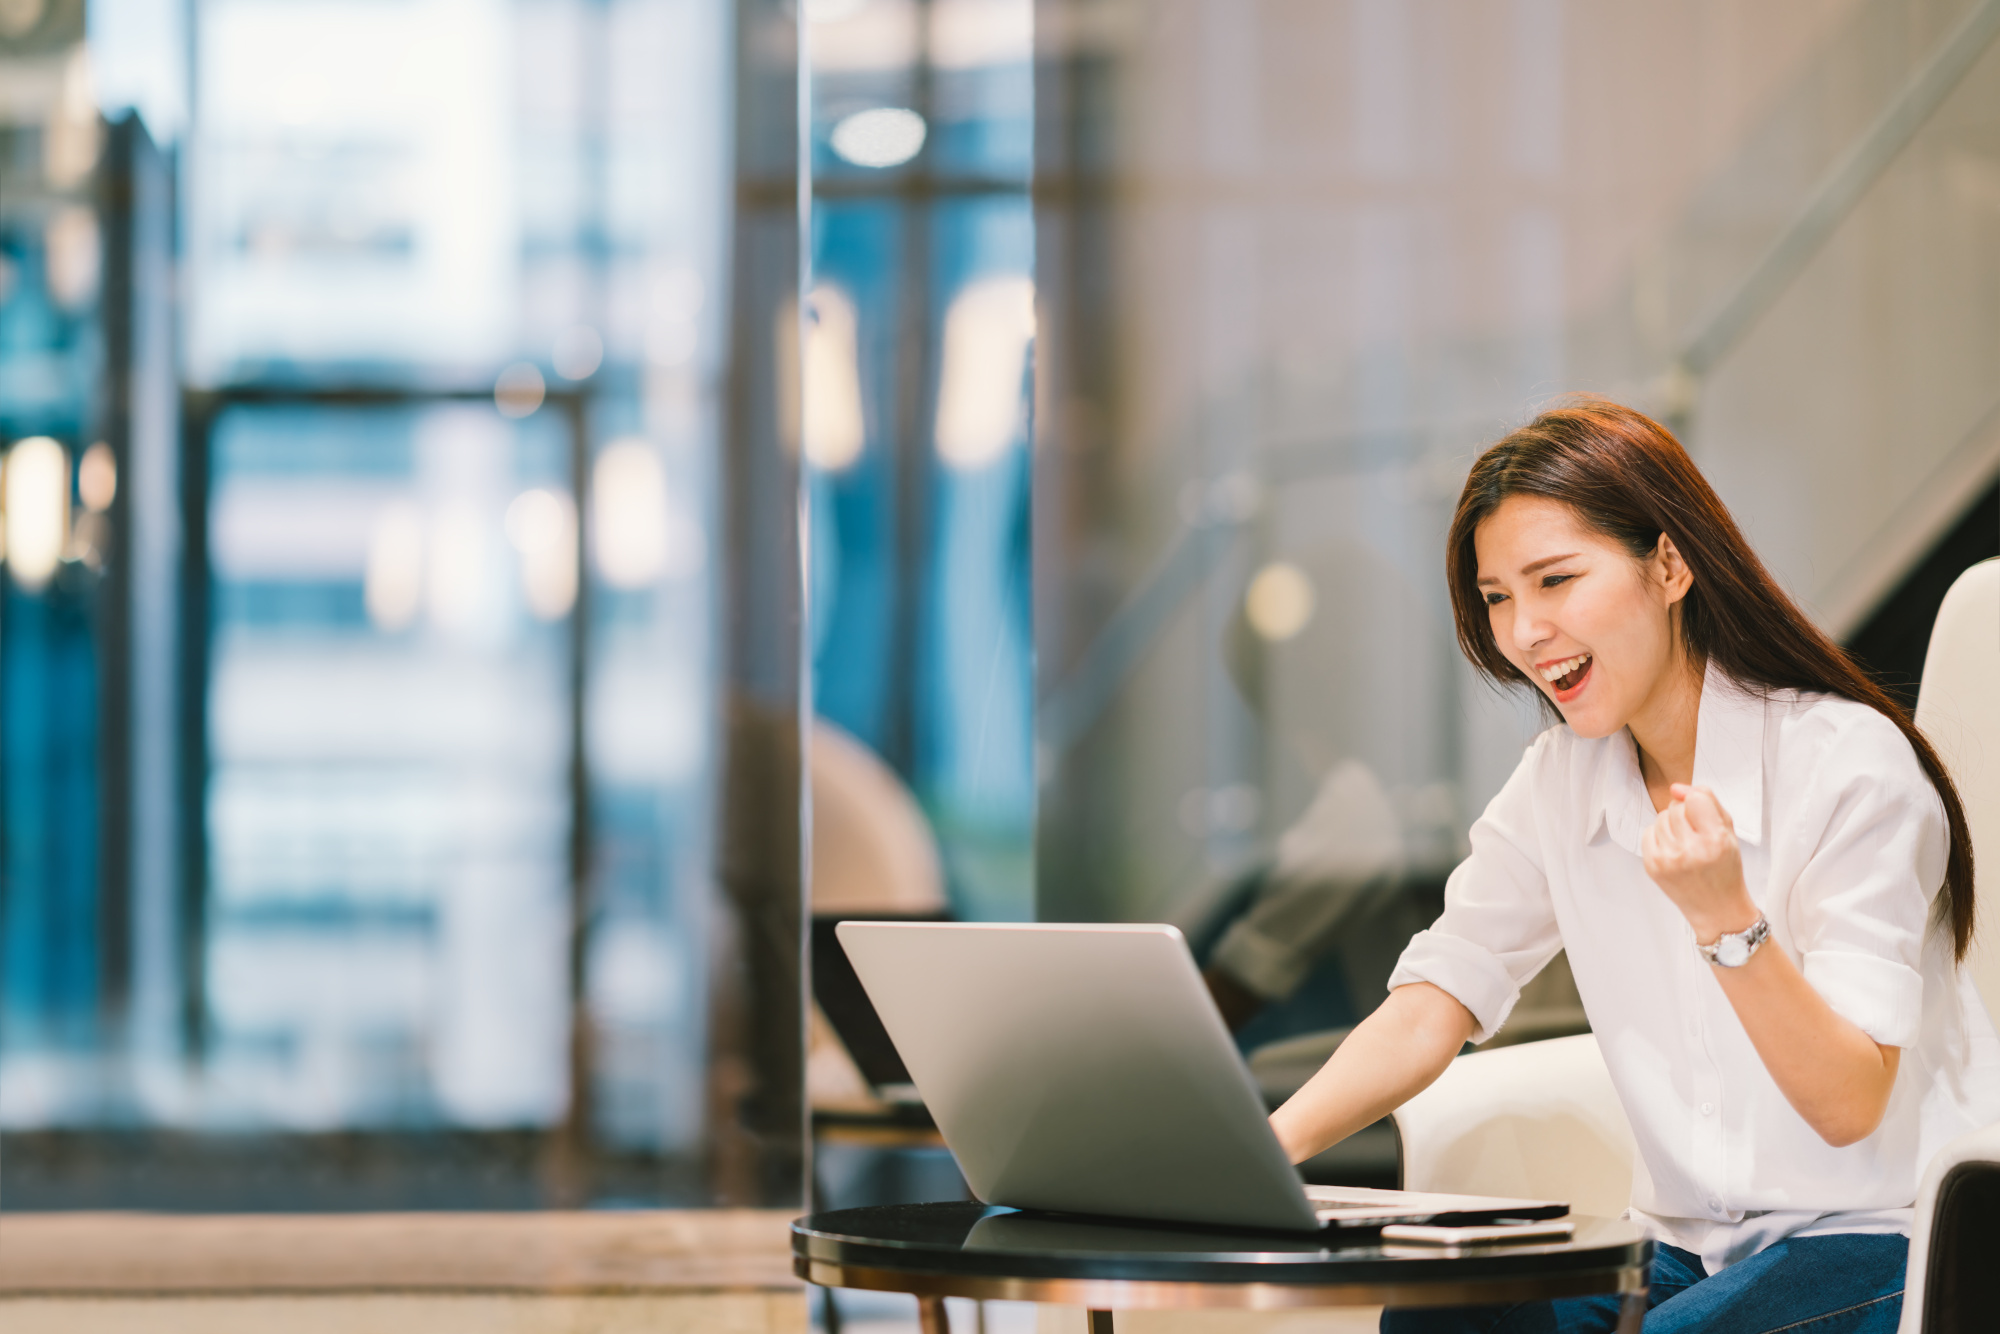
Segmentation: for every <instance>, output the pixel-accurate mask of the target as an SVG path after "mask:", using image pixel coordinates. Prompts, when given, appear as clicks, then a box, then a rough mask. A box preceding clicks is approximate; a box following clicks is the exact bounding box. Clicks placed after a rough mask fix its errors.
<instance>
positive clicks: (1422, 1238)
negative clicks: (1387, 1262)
mask: <svg viewBox="0 0 2000 1334" xmlns="http://www.w3.org/2000/svg"><path fill="white" fill-rule="evenodd" d="M1575 1231H1576V1224H1575V1223H1574V1222H1572V1221H1570V1220H1569V1219H1567V1218H1548V1219H1542V1220H1539V1221H1536V1222H1522V1223H1495V1224H1493V1225H1491V1226H1488V1227H1425V1226H1422V1225H1420V1224H1416V1223H1391V1224H1389V1225H1388V1226H1387V1227H1384V1228H1383V1229H1382V1240H1383V1241H1385V1242H1393V1243H1399V1244H1402V1245H1410V1244H1413V1243H1414V1244H1416V1245H1419V1246H1485V1245H1490V1244H1492V1243H1494V1242H1508V1241H1547V1240H1549V1239H1550V1238H1552V1237H1567V1236H1569V1235H1570V1234H1571V1233H1573V1232H1575Z"/></svg>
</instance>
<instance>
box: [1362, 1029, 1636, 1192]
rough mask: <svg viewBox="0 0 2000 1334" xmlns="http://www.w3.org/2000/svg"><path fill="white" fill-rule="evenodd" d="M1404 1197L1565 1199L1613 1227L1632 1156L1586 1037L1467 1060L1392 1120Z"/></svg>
mask: <svg viewBox="0 0 2000 1334" xmlns="http://www.w3.org/2000/svg"><path fill="white" fill-rule="evenodd" d="M1395 1119H1396V1131H1397V1134H1398V1135H1399V1136H1400V1138H1401V1140H1402V1180H1403V1188H1404V1189H1405V1190H1443V1191H1462V1192H1466V1193H1470V1194H1476V1195H1508V1196H1513V1197H1515V1198H1520V1197H1522V1196H1527V1197H1530V1198H1535V1199H1550V1200H1567V1201H1569V1203H1570V1205H1571V1207H1572V1208H1574V1209H1575V1210H1576V1211H1577V1212H1578V1213H1585V1214H1597V1215H1601V1216H1603V1217H1608V1218H1616V1217H1617V1216H1618V1215H1619V1214H1622V1213H1624V1212H1625V1207H1626V1205H1627V1204H1629V1203H1631V1198H1632V1164H1633V1160H1634V1159H1635V1158H1636V1157H1637V1155H1638V1149H1637V1147H1636V1145H1635V1144H1634V1142H1633V1139H1632V1127H1631V1126H1630V1125H1629V1124H1628V1123H1627V1122H1626V1120H1625V1109H1624V1108H1623V1107H1622V1106H1620V1105H1619V1102H1618V1093H1617V1091H1616V1090H1615V1089H1614V1088H1612V1086H1611V1072H1610V1071H1609V1070H1608V1069H1606V1068H1605V1064H1604V1056H1603V1054H1602V1053H1601V1052H1599V1051H1598V1048H1597V1039H1596V1037H1595V1036H1593V1035H1591V1034H1589V1033H1584V1034H1581V1035H1579V1036H1576V1037H1567V1038H1551V1039H1549V1040H1548V1041H1545V1042H1528V1043H1523V1044H1521V1045H1520V1046H1517V1047H1500V1048H1496V1049H1494V1050H1492V1051H1479V1052H1473V1053H1472V1054H1471V1055H1469V1056H1461V1057H1459V1058H1458V1059H1457V1060H1455V1061H1453V1062H1452V1063H1451V1066H1450V1068H1449V1069H1447V1070H1446V1071H1445V1072H1444V1074H1443V1075H1441V1076H1439V1077H1438V1080H1437V1082H1436V1083H1434V1084H1432V1085H1431V1086H1430V1087H1429V1088H1427V1089H1425V1090H1424V1091H1423V1092H1422V1093H1419V1094H1418V1095H1417V1096H1416V1097H1414V1098H1412V1099H1410V1100H1409V1101H1408V1102H1406V1103H1404V1104H1403V1105H1402V1107H1400V1108H1398V1109H1397V1111H1396V1114H1395Z"/></svg>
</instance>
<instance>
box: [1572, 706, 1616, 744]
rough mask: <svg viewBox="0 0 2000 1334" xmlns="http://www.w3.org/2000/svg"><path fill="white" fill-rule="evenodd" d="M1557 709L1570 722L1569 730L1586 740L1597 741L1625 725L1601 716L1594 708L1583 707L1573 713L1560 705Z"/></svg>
mask: <svg viewBox="0 0 2000 1334" xmlns="http://www.w3.org/2000/svg"><path fill="white" fill-rule="evenodd" d="M1557 711H1558V712H1560V713H1561V714H1562V720H1563V721H1564V722H1565V723H1568V724H1569V730H1570V731H1572V732H1574V733H1576V734H1577V735H1578V736H1580V737H1582V738H1583V739H1584V740H1585V741H1595V740H1597V739H1598V738H1599V737H1607V736H1610V735H1611V734H1612V733H1613V732H1616V731H1617V730H1618V729H1619V728H1621V727H1623V726H1624V725H1625V724H1624V723H1623V722H1620V721H1618V720H1617V719H1614V718H1603V717H1599V716H1597V714H1596V711H1595V710H1592V709H1582V710H1579V711H1578V712H1576V713H1571V712H1569V711H1568V710H1565V709H1562V708H1561V707H1560V706H1558V709H1557Z"/></svg>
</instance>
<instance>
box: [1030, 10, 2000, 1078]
mask: <svg viewBox="0 0 2000 1334" xmlns="http://www.w3.org/2000/svg"><path fill="white" fill-rule="evenodd" d="M1036 25H1037V33H1038V38H1037V50H1038V51H1039V52H1040V53H1041V59H1040V63H1039V65H1038V72H1037V81H1036V88H1035V100H1036V115H1037V141H1036V152H1037V156H1036V163H1035V179H1036V192H1035V197H1036V205H1037V277H1038V297H1039V302H1040V308H1041V311H1042V320H1041V323H1040V326H1039V339H1040V347H1039V351H1038V367H1039V370H1040V374H1041V380H1040V383H1039V384H1038V386H1037V394H1038V403H1039V405H1040V410H1039V411H1038V413H1037V444H1036V459H1037V465H1038V467H1037V475H1036V479H1035V485H1036V496H1037V499H1036V550H1037V568H1036V619H1037V649H1038V670H1039V673H1040V682H1039V695H1040V708H1039V718H1040V727H1039V740H1040V746H1041V750H1042V756H1041V766H1042V787H1041V797H1040V812H1041V817H1042V823H1041V832H1040V840H1039V850H1038V865H1037V902H1038V910H1039V912H1040V913H1041V914H1042V915H1043V916H1046V917H1056V918H1073V919H1100V918H1108V919H1169V920H1175V921H1178V922H1180V923H1181V924H1182V925H1183V926H1184V927H1186V928H1187V929H1188V931H1189V933H1190V936H1191V938H1192V939H1193V940H1194V941H1195V942H1196V945H1197V950H1198V952H1199V953H1201V954H1202V957H1203V958H1204V959H1205V960H1206V961H1208V962H1209V963H1210V964H1211V965H1213V966H1214V969H1213V971H1212V974H1211V976H1212V980H1215V981H1216V982H1217V995H1218V999H1221V1000H1224V1001H1225V1008H1229V1004H1228V1002H1230V1001H1232V1000H1233V1001H1234V1002H1235V1008H1234V1011H1233V1017H1235V1018H1236V1019H1237V1020H1238V1022H1246V1021H1247V1017H1248V1016H1249V1015H1252V1014H1255V1015H1257V1016H1258V1018H1257V1019H1256V1020H1255V1022H1254V1023H1252V1024H1251V1025H1250V1026H1247V1027H1244V1028H1243V1029H1242V1031H1241V1032H1240V1034H1239V1037H1240V1038H1241V1040H1242V1041H1243V1042H1244V1045H1245V1046H1246V1047H1254V1046H1256V1045H1258V1044H1260V1043H1265V1042H1268V1041H1270V1040H1272V1039H1274V1038H1277V1037H1282V1036H1285V1035H1287V1034H1288V1033H1303V1032H1306V1031H1313V1030H1322V1031H1323V1030H1329V1029H1333V1028H1336V1027H1338V1026H1341V1025H1345V1024H1349V1023H1352V1022H1354V1021H1355V1019H1356V1018H1358V1017H1359V1016H1360V1015H1361V1014H1365V1013H1366V1012H1367V1011H1368V1010H1369V1009H1371V1008H1373V1006H1374V1005H1375V1004H1376V1003H1377V1002H1378V1001H1379V999H1380V998H1381V995H1382V994H1383V993H1382V983H1383V981H1384V980H1385V979H1386V976H1387V974H1388V971H1389V967H1390V965H1391V963H1392V962H1393V960H1394V958H1395V956H1396V954H1397V953H1398V952H1399V951H1400V949H1401V947H1402V945H1403V943H1404V942H1405V941H1406V940H1407V938H1408V936H1409V934H1410V932H1411V931H1413V930H1415V929H1416V928H1418V927H1419V926H1421V925H1422V924H1423V923H1424V922H1425V921H1426V919H1427V918H1428V916H1429V915H1430V914H1431V913H1433V912H1434V911H1435V910H1436V907H1437V904H1438V893H1439V890H1440V888H1441V884H1442V878H1443V877H1444V875H1445V874H1446V873H1447V872H1448V871H1449V869H1450V868H1451V866H1452V865H1453V864H1454V862H1455V861H1456V860H1457V858H1458V857H1459V856H1460V855H1461V854H1462V852H1463V851H1464V848H1465V841H1464V840H1465V831H1466V829H1467V827H1468V825H1469V824H1470V823H1471V821H1472V820H1473V819H1474V818H1476V816H1477V815H1478V814H1479V812H1480V810H1481V809H1482V808H1483V806H1484V804H1485V803H1486V801H1487V800H1488V799H1489V798H1490V797H1491V796H1492V794H1493V793H1494V792H1495V791H1497V790H1498V788H1499V786H1500V784H1501V783H1502V782H1503V781H1504V780H1505V778H1506V776H1507V775H1508V773H1509V772H1510V771H1511V770H1512V768H1513V766H1514V764H1515V763H1516V761H1517V760H1518V757H1519V755H1520V753H1521V749H1522V746H1523V745H1524V743H1525V742H1526V741H1527V739H1528V738H1529V737H1530V736H1532V735H1533V733H1534V732H1535V731H1536V730H1538V729H1539V728H1540V727H1541V726H1543V725H1544V723H1543V721H1542V720H1541V719H1540V718H1539V716H1538V713H1537V710H1536V709H1535V707H1534V706H1533V704H1532V703H1531V702H1529V701H1526V700H1520V699H1515V698H1512V697H1510V696H1508V695H1506V694H1504V693H1502V692H1497V691H1494V690H1492V689H1490V688H1488V687H1487V686H1485V685H1484V684H1482V683H1481V682H1479V681H1478V680H1476V679H1475V678H1474V677H1473V676H1472V674H1471V673H1470V671H1469V670H1468V669H1467V667H1466V666H1465V664H1464V663H1463V661H1462V660H1461V658H1460V655H1459V653H1458V651H1457V648H1456V646H1455V644H1454V641H1453V632H1452V626H1451V620H1450V610H1449V605H1448V602H1447V598H1446V594H1445V589H1444V585H1443V574H1442V556H1443V551H1442V541H1443V534H1444V530H1445V525H1446V523H1447V520H1448V517H1449V514H1450V510H1451V506H1452V504H1453V503H1454V501H1455V499H1456V496H1457V493H1458V490H1459V488H1460V485H1461V484H1462V481H1463V479H1464V477H1465V474H1466V470H1467V467H1468V465H1469V463H1470V461H1471V459H1472V458H1473V457H1474V455H1475V453H1476V452H1477V451H1478V450H1479V449H1480V448H1481V446H1482V445H1483V444H1484V443H1485V442H1488V441H1491V440H1493V439H1495V438H1497V437H1498V436H1499V435H1501V434H1502V433H1504V432H1505V431H1506V430H1507V429H1508V428H1509V427H1510V426H1511V425H1513V424H1515V423H1518V422H1520V421H1522V420H1524V419H1525V418H1526V417H1527V416H1529V415H1531V414H1532V413H1533V412H1534V411H1535V410H1536V408H1537V406H1538V405H1540V404H1542V403H1544V402H1547V401H1548V400H1549V399H1551V398H1552V397H1554V396H1555V395H1558V394H1561V393H1563V392H1566V391H1571V390H1588V391H1595V392H1600V393H1605V394H1609V395H1612V396H1614V397H1617V398H1620V399H1622V400H1624V401H1627V402H1630V403H1632V404H1634V405H1635V406H1638V407H1640V408H1642V409H1645V410H1648V411H1651V412H1653V413H1655V414H1656V415H1659V416H1661V417H1663V418H1664V419H1665V420H1667V421H1668V422H1669V423H1670V424H1671V425H1673V426H1674V427H1675V428H1676V429H1677V430H1679V431H1681V432H1682V434H1683V436H1684V438H1685V440H1686V441H1687V443H1688V445H1689V447H1690V449H1691V451H1692V452H1693V453H1694V455H1695V457H1696V459H1697V461H1698V462H1700V463H1701V464H1702V466H1703V467H1704V468H1705V469H1706V470H1707V471H1708V473H1709V475H1710V476H1711V477H1712V478H1713V479H1714V480H1715V482H1716V483H1717V485H1718V487H1719V488H1720V489H1721V491H1722V493H1723V495H1724V498H1725V499H1726V500H1727V501H1728V502H1729V503H1730V504H1731V505H1732V507H1733V508H1734V509H1735V511H1736V513H1737V514H1738V515H1739V516H1740V517H1741V518H1742V520H1743V521H1744V522H1745V524H1746V526H1747V528H1748V529H1749V530H1750V533H1751V536H1752V538H1753V540H1754V541H1755V542H1756V543H1758V545H1759V547H1760V549H1761V550H1762V552H1763V553H1764V555H1765V556H1766V558H1767V560H1768V561H1769V563H1770V564H1771V565H1772V567H1773V568H1774V569H1775V570H1776V571H1777V572H1778V573H1779V574H1780V576H1781V577H1782V578H1784V579H1785V580H1786V581H1787V582H1788V583H1789V584H1790V585H1791V587H1792V588H1793V589H1794V591H1795V592H1797V593H1798V594H1799V595H1800V596H1801V597H1802V598H1803V599H1804V600H1805V601H1806V602H1807V603H1808V605H1809V606H1810V607H1812V608H1813V610H1814V611H1815V612H1816V613H1817V614H1819V615H1820V616H1822V617H1823V619H1824V621H1825V623H1826V624H1827V625H1828V626H1829V628H1831V629H1832V630H1833V631H1835V632H1836V633H1837V634H1840V635H1843V636H1845V635H1848V634H1850V633H1852V632H1853V631H1854V630H1855V629H1856V628H1857V626H1858V625H1859V624H1860V623H1861V621H1862V620H1863V619H1864V617H1865V615H1866V613H1867V611H1868V609H1869V608H1870V607H1871V606H1872V605H1875V604H1877V603H1879V601H1880V599H1881V598H1882V597H1883V595H1884V594H1886V592H1887V591H1888V590H1889V589H1891V588H1893V587H1894V586H1895V584H1896V582H1897V580H1898V579H1899V578H1900V577H1901V574H1902V573H1903V572H1904V571H1907V570H1908V569H1909V568H1910V566H1911V564H1912V563H1913V562H1914V561H1916V560H1917V559H1918V558H1919V557H1920V556H1921V554H1922V552H1923V551H1924V550H1925V549H1926V548H1927V547H1928V545H1929V544H1930V543H1931V542H1933V541H1935V540H1936V539H1937V537H1938V536H1939V534H1940V533H1941V532H1942V531H1944V530H1945V529H1948V528H1949V527H1950V525H1951V521H1952V519H1953V518H1954V517H1955V516H1956V515H1957V514H1958V513H1959V512H1960V511H1961V510H1962V509H1963V508H1964V507H1965V506H1966V505H1968V504H1970V503H1971V502H1972V501H1973V499H1974V497H1976V496H1978V495H1980V494H1981V493H1982V492H1983V491H1984V490H1985V489H1986V488H1987V487H1988V486H1990V485H1991V483H1992V479H1993V476H1994V474H1995V471H1996V470H2000V429H1996V427H1995V424H1994V423H1995V420H1996V419H1995V417H1994V404H1993V402H1992V389H1991V384H1990V377H1989V376H1985V375H1983V374H1981V373H1979V371H1978V370H1977V367H1979V366H1982V365H1985V364H1987V363H1988V362H1989V361H1990V360H1991V357H1992V355H1993V354H1994V353H1995V351H1996V350H2000V349H1996V347H1995V337H1996V335H2000V326H1996V325H1995V323H1994V321H1993V319H1992V310H1993V303H1992V302H1991V301H1990V300H1989V299H1988V298H1987V296H1986V293H1987V292H1988V291H1989V289H1990V288H1991V286H1992V277H1993V275H1994V273H1995V272H1996V265H2000V248H1996V246H1995V243H1994V237H1995V233H1994V232H1993V230H1992V228H1990V227H1986V226H1984V225H1983V224H1981V223H1979V222H1978V221H1976V219H1978V218H1981V217H1983V216H1984V214H1983V213H1982V212H1981V210H1983V209H1985V208H1987V207H1988V205H1986V204H1983V203H1980V202H1977V201H1978V200H1981V199H1983V198H1985V196H1984V194H1982V192H1981V191H1982V187H1980V186H1978V185H1977V184H1975V182H1977V181H1980V180H1984V179H1985V178H1986V174H1987V173H1989V172H1990V171H1991V169H1992V167H1993V160H1992V159H1993V154H1992V145H1993V144H1994V143H1995V142H2000V141H1996V140H1995V138H1994V136H1993V134H1992V131H1993V128H1994V126H1995V125H1996V124H2000V119H1996V117H2000V100H1996V99H2000V52H1996V51H1995V50H1994V49H1993V48H1994V45H1995V40H1994V28H1995V24H1994V22H1993V21H1992V17H1991V14H1990V13H1989V11H1988V8H1987V7H1986V6H1982V5H1978V4H1973V3H1970V2H1969V0H1954V2H1953V3H1947V4H1941V5H1926V6H1919V7H1911V6H1908V5H1899V4H1894V3H1886V2H1881V0H1874V2H1871V0H1855V2H1854V3H1846V4H1836V5H1831V6H1829V5H1819V4H1806V3H1800V4H1784V5H1778V6H1764V7H1756V6H1751V7H1736V8H1730V9H1726V10H1717V11H1707V10H1701V11H1698V10H1697V9H1695V8H1691V7H1686V6H1652V7H1646V8H1643V9H1621V10H1615V11H1614V10H1607V9H1604V8H1602V7H1599V6H1591V5H1587V4H1578V3H1568V2H1567V0H1521V2H1520V3H1513V4H1506V5H1498V6H1489V7H1473V8H1467V7H1464V6H1457V5H1451V4H1445V3H1436V4H1428V3H1420V4H1403V3H1392V2H1387V3H1377V2H1376V0H1354V2H1353V3H1341V4H1324V5H1294V4H1258V5H1244V4H1235V3H1229V2H1228V0H1183V2H1180V3H1170V4H1162V5H1156V6H1148V7H1143V8H1142V9H1132V8H1124V7H1117V6H1099V5H1088V4H1074V3H1068V2H1067V0H1042V2H1041V3H1039V4H1038V5H1037V10H1036ZM1639 53H1643V58H1636V57H1638V55H1639ZM1216 974H1223V975H1226V976H1224V977H1221V978H1219V979H1218V978H1217V977H1216ZM1232 988H1233V989H1234V990H1233V991H1232V990H1231V989H1232ZM1538 1008H1539V1009H1540V1011H1541V1012H1542V1013H1543V1014H1545V1015H1546V1016H1549V1019H1548V1022H1549V1024H1550V1025H1551V1026H1552V1027H1551V1029H1550V1031H1560V1026H1561V1024H1563V1023H1570V1024H1574V1023H1576V1022H1580V1011H1578V1010H1576V1009H1575V1002H1574V996H1573V993H1572V994H1571V995H1570V996H1569V998H1568V999H1567V1000H1566V1001H1565V1000H1564V999H1563V998H1561V997H1559V996H1558V997H1554V998H1552V999H1548V1001H1547V1003H1546V1004H1538V1005H1527V1006H1524V1008H1523V1011H1522V1013H1524V1014H1526V1013H1528V1012H1530V1011H1534V1010H1536V1009H1538ZM1559 1012H1562V1013H1567V1015H1568V1018H1567V1019H1565V1018H1563V1017H1562V1013H1559Z"/></svg>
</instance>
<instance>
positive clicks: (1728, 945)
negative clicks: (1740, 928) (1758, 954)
mask: <svg viewBox="0 0 2000 1334" xmlns="http://www.w3.org/2000/svg"><path fill="white" fill-rule="evenodd" d="M1715 961H1716V962H1717V963H1719V964H1721V965H1722V966H1723V967H1724V968H1741V967H1742V966H1743V965H1744V964H1746V963H1749V962H1750V945H1749V943H1748V942H1747V941H1745V940H1744V939H1743V937H1741V936H1724V937H1723V938H1722V939H1721V940H1718V941H1717V942H1715Z"/></svg>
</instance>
